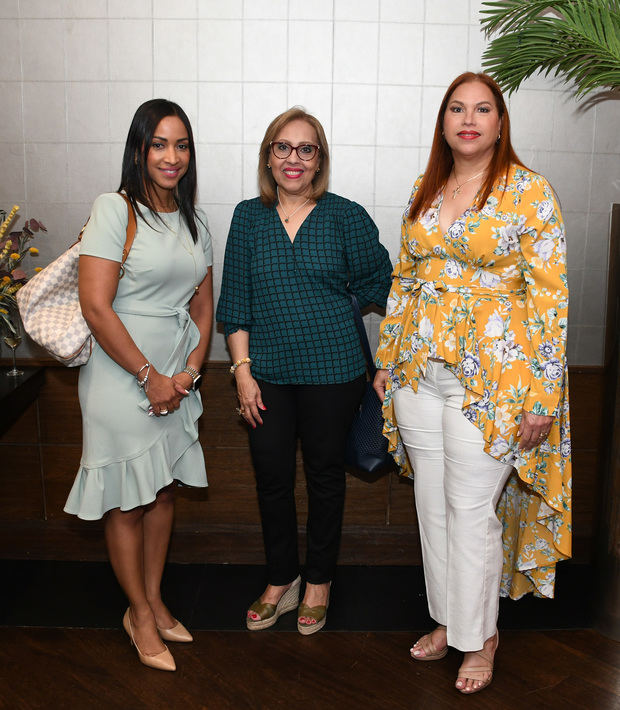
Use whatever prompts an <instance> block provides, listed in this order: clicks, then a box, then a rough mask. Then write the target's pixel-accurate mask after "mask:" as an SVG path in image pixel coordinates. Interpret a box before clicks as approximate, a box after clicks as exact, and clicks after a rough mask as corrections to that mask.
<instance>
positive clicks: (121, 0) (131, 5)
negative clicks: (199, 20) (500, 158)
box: [108, 0, 204, 18]
mask: <svg viewBox="0 0 620 710" xmlns="http://www.w3.org/2000/svg"><path fill="white" fill-rule="evenodd" d="M203 1H204V0H203ZM151 15H152V0H108V17H149V18H150V17H151Z"/></svg>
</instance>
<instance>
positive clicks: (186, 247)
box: [168, 210, 199, 294]
mask: <svg viewBox="0 0 620 710" xmlns="http://www.w3.org/2000/svg"><path fill="white" fill-rule="evenodd" d="M182 226H183V225H182V224H181V210H179V225H178V227H177V230H176V231H173V230H172V227H170V226H168V229H170V231H171V232H172V233H173V234H174V236H175V237H178V238H179V243H180V244H181V246H182V247H183V249H184V250H185V251H186V252H187V253H188V254H189V255H190V256H191V257H192V261H193V262H194V283H195V284H196V285H195V286H194V294H196V293H199V290H198V267H197V265H196V259H195V257H194V250H193V249H192V245H191V244H190V242H189V240H188V239H187V237H186V232H185V231H183V232H182V231H181V228H182Z"/></svg>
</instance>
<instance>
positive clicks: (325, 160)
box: [258, 106, 329, 206]
mask: <svg viewBox="0 0 620 710" xmlns="http://www.w3.org/2000/svg"><path fill="white" fill-rule="evenodd" d="M291 121H305V122H306V123H308V124H310V125H311V126H312V128H314V132H315V133H316V138H317V141H318V143H319V171H320V172H318V173H317V174H316V175H315V176H314V179H313V180H312V195H311V197H312V199H313V200H318V199H320V198H321V197H323V195H324V194H325V191H326V190H327V184H328V183H329V147H328V145H327V138H325V131H324V130H323V126H322V125H321V122H320V121H319V119H318V118H315V117H314V116H312V115H311V114H309V113H307V112H306V111H305V109H303V108H302V107H301V106H293V108H290V109H289V110H288V111H285V112H284V113H281V114H280V115H279V116H276V117H275V118H274V119H273V121H272V122H271V123H270V124H269V126H268V127H267V131H266V133H265V137H264V138H263V142H262V143H261V144H260V153H259V155H258V189H259V191H260V199H261V202H262V203H263V204H264V205H267V206H271V205H273V204H274V202H275V201H276V200H277V191H276V181H275V180H274V179H273V175H272V174H271V170H270V169H269V168H268V167H267V164H268V163H269V150H270V147H269V146H270V143H271V142H272V141H274V140H275V139H276V136H277V135H278V133H280V131H281V130H282V129H283V128H284V126H286V125H287V124H288V123H291Z"/></svg>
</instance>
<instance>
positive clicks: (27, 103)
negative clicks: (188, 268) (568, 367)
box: [0, 0, 620, 364]
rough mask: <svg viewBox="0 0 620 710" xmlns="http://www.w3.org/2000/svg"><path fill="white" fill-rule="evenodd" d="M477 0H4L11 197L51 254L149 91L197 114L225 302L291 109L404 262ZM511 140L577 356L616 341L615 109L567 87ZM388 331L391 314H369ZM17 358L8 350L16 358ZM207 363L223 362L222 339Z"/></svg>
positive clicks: (477, 36) (3, 79) (67, 238)
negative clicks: (424, 174)
mask: <svg viewBox="0 0 620 710" xmlns="http://www.w3.org/2000/svg"><path fill="white" fill-rule="evenodd" d="M480 5H481V2H480V1H479V0H0V18H1V19H0V146H1V149H2V154H3V157H4V161H3V163H4V169H3V175H2V178H1V179H0V206H4V207H5V208H10V206H11V205H12V204H13V203H18V204H20V205H21V206H22V213H23V214H24V215H25V216H36V217H38V218H40V219H41V220H42V221H44V222H45V223H46V225H47V226H48V228H49V236H47V237H44V238H41V239H39V240H38V246H40V247H41V262H40V263H46V262H47V261H49V260H50V259H51V258H53V257H54V256H56V255H57V254H58V253H59V252H60V251H62V250H63V249H64V248H65V247H66V246H67V245H68V244H70V243H71V241H72V239H73V235H75V234H76V233H77V231H78V230H79V228H80V227H81V225H82V223H83V221H84V220H85V217H86V216H87V215H88V212H89V208H90V204H91V202H92V200H93V199H94V197H95V196H96V195H97V194H99V193H100V192H104V191H110V190H115V189H116V188H117V187H118V182H119V177H120V163H121V155H122V149H123V142H124V139H125V135H126V132H127V128H128V126H129V121H130V119H131V116H132V114H133V112H134V110H135V108H136V107H137V106H138V104H139V103H141V102H142V101H144V100H146V99H148V98H151V97H153V96H164V97H167V98H171V99H173V100H175V101H177V102H179V103H180V104H181V105H182V106H183V107H184V108H185V110H186V111H187V113H188V114H189V116H190V119H191V120H192V123H193V126H194V128H195V133H196V138H197V142H198V160H199V178H200V182H199V187H200V204H201V206H202V207H203V208H204V209H205V210H206V212H207V215H208V217H209V220H210V226H211V231H212V234H213V238H214V241H215V275H216V279H215V280H216V295H217V291H219V285H218V281H219V275H220V274H221V265H222V259H223V253H224V246H225V240H226V234H227V229H228V224H229V221H230V217H231V214H232V210H233V207H234V205H235V204H236V203H237V202H238V201H239V200H240V199H242V198H246V197H252V196H254V195H255V194H256V178H255V172H256V164H257V149H258V145H259V142H260V139H261V138H262V135H263V132H264V130H265V128H266V126H267V124H268V122H269V121H270V120H271V119H272V118H273V117H274V116H275V115H276V114H277V113H279V112H281V111H283V110H285V109H286V108H288V107H289V106H292V105H294V104H301V105H303V106H305V107H306V108H307V109H308V110H309V111H310V112H312V113H314V114H316V116H317V117H318V118H319V119H320V120H321V121H322V123H323V125H324V126H325V129H326V132H327V136H328V139H329V141H330V145H331V149H332V153H333V169H332V180H331V189H332V190H333V191H335V192H338V193H341V194H343V195H345V196H347V197H350V198H352V199H355V200H357V201H358V202H360V203H361V204H363V205H364V206H365V207H366V209H367V210H368V211H369V213H370V214H371V215H372V216H373V217H374V219H375V221H376V222H377V224H378V226H379V228H380V231H381V239H382V241H383V242H384V244H386V246H387V247H388V248H389V250H390V253H391V255H392V256H393V257H394V258H395V257H396V254H397V251H398V241H399V222H400V215H401V213H402V209H403V206H404V204H405V203H406V201H407V198H408V195H409V190H410V187H411V184H412V181H413V179H414V178H415V177H416V176H417V174H418V173H419V172H420V170H421V169H422V168H423V166H424V164H425V162H426V158H427V155H428V148H429V145H430V140H431V136H432V129H433V125H434V121H435V115H436V111H437V106H438V104H439V101H440V99H441V96H442V95H443V92H444V90H445V87H446V86H447V84H448V83H449V82H450V81H451V79H452V78H453V77H454V76H456V75H457V74H459V73H460V72H461V71H464V70H465V69H472V70H479V69H480V57H481V53H482V50H483V48H484V39H483V37H482V35H481V33H480V31H479V23H478V12H479V9H480ZM510 109H511V120H512V122H513V126H514V143H515V147H516V149H517V152H518V153H519V154H520V155H521V157H522V159H523V160H524V161H525V162H526V163H527V164H529V165H530V166H531V167H533V168H534V169H537V170H539V171H540V172H542V173H544V174H545V175H546V176H547V177H548V178H549V179H550V180H551V182H552V183H553V185H554V187H555V188H556V190H557V192H558V193H559V195H560V198H561V201H562V205H563V209H564V214H565V217H566V222H567V225H568V242H569V280H570V286H571V290H572V298H571V307H570V326H569V328H570V330H569V361H570V362H571V364H598V363H600V362H601V357H602V346H603V336H604V333H603V322H604V308H605V287H606V268H607V241H608V237H607V234H608V221H609V208H610V204H611V203H612V202H613V201H620V160H619V154H620V139H619V137H618V125H619V124H620V121H619V119H620V102H619V101H618V100H608V101H606V102H603V103H599V104H597V105H595V106H592V107H590V108H588V109H587V110H583V109H581V108H579V107H578V105H577V104H576V103H575V102H574V100H573V99H572V98H571V95H570V94H569V93H567V92H565V91H564V90H563V89H562V87H561V85H560V84H559V82H557V81H549V80H544V79H540V78H537V79H535V80H531V81H529V82H528V83H527V85H526V86H524V87H523V88H522V89H521V90H520V91H519V93H518V94H517V95H515V96H514V97H513V98H512V100H511V101H510ZM367 323H368V326H369V329H370V332H371V334H372V335H373V336H374V337H376V333H377V328H378V323H379V318H378V316H375V315H370V316H367ZM5 354H6V353H5ZM210 357H211V358H212V359H225V358H226V357H227V355H226V349H225V345H224V340H223V337H222V336H221V335H220V334H216V336H215V338H214V342H213V346H212V349H211V354H210Z"/></svg>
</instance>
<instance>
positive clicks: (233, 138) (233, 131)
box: [198, 82, 243, 143]
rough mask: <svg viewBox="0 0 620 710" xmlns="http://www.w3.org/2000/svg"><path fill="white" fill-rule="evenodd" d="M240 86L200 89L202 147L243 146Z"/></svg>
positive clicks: (238, 84)
mask: <svg viewBox="0 0 620 710" xmlns="http://www.w3.org/2000/svg"><path fill="white" fill-rule="evenodd" d="M241 103H242V87H241V84H240V83H231V84H227V83H216V84H214V83H208V82H203V83H201V84H200V85H199V88H198V135H199V136H200V141H201V142H203V143H207V142H208V143H241V141H242V138H243V128H242V122H241Z"/></svg>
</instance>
